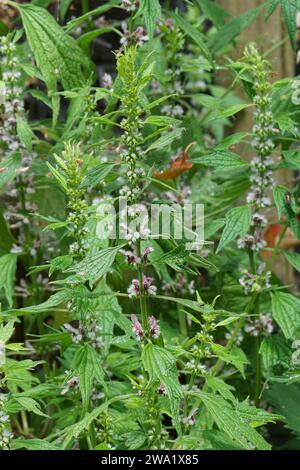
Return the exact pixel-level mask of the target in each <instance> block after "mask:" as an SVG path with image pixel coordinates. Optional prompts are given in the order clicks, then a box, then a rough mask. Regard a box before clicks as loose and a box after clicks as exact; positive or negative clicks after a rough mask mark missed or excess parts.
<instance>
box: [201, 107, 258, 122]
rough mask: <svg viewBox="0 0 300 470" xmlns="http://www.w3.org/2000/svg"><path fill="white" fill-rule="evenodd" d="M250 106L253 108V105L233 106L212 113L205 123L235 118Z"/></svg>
mask: <svg viewBox="0 0 300 470" xmlns="http://www.w3.org/2000/svg"><path fill="white" fill-rule="evenodd" d="M249 106H252V105H251V104H247V103H244V104H234V105H233V106H230V107H229V108H227V109H223V110H221V111H218V110H216V111H213V112H211V113H210V114H209V115H208V117H207V118H206V119H205V123H208V122H211V121H216V120H218V119H222V120H223V119H227V118H229V117H232V116H235V115H236V114H237V113H239V112H241V111H243V109H245V108H248V107H249Z"/></svg>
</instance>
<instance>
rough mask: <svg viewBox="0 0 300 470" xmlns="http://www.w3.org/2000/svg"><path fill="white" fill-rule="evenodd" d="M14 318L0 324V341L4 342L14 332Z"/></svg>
mask: <svg viewBox="0 0 300 470" xmlns="http://www.w3.org/2000/svg"><path fill="white" fill-rule="evenodd" d="M14 324H15V322H14V320H10V321H9V322H8V323H6V325H0V341H1V342H2V343H6V342H7V341H8V340H9V338H10V337H11V336H12V335H13V333H14Z"/></svg>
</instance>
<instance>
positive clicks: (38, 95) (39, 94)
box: [28, 89, 52, 109]
mask: <svg viewBox="0 0 300 470" xmlns="http://www.w3.org/2000/svg"><path fill="white" fill-rule="evenodd" d="M28 93H29V94H30V95H31V96H32V97H33V98H35V99H36V100H39V101H41V102H42V103H44V104H45V105H46V106H48V108H51V109H52V104H51V100H50V99H49V98H48V96H47V95H46V93H44V92H43V91H42V90H35V89H32V90H28Z"/></svg>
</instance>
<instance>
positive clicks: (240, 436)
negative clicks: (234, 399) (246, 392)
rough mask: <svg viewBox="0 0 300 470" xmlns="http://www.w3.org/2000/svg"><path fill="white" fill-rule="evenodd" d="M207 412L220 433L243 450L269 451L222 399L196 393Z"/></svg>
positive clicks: (264, 443) (258, 436) (253, 431)
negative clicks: (224, 434) (223, 433)
mask: <svg viewBox="0 0 300 470" xmlns="http://www.w3.org/2000/svg"><path fill="white" fill-rule="evenodd" d="M198 394H199V396H200V398H201V399H202V401H203V403H204V405H205V407H206V409H207V411H208V412H209V413H210V414H211V416H212V417H213V419H214V421H215V422H216V424H217V426H218V427H219V429H220V430H221V431H224V432H225V433H226V434H227V435H228V436H229V437H230V438H231V439H234V440H235V441H236V442H238V443H239V444H240V445H241V446H242V447H243V448H244V449H248V450H252V449H253V447H254V448H256V449H259V450H269V449H271V446H270V445H269V444H268V443H267V442H266V441H265V440H264V439H263V437H262V436H261V435H260V434H259V433H258V432H257V431H256V430H255V429H253V428H252V427H251V426H250V425H249V424H248V423H247V421H246V420H245V421H244V420H242V419H241V416H240V415H239V413H238V412H237V410H236V409H235V408H234V407H233V406H232V405H231V404H230V403H229V402H227V401H226V400H224V398H222V397H219V396H216V395H212V394H209V393H205V392H198Z"/></svg>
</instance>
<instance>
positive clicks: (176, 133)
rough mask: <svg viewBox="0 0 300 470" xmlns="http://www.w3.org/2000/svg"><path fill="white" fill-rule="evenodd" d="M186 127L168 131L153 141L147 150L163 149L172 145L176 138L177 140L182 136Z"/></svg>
mask: <svg viewBox="0 0 300 470" xmlns="http://www.w3.org/2000/svg"><path fill="white" fill-rule="evenodd" d="M183 131H184V129H182V128H178V129H174V130H173V131H170V132H167V133H166V134H163V135H162V136H161V137H159V138H158V139H157V140H156V141H155V142H153V143H152V144H151V145H150V146H149V147H148V148H147V150H146V152H150V151H151V150H155V149H161V148H163V147H166V146H167V145H170V144H171V143H172V142H173V141H174V140H177V139H179V138H180V137H181V134H182V133H183Z"/></svg>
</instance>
